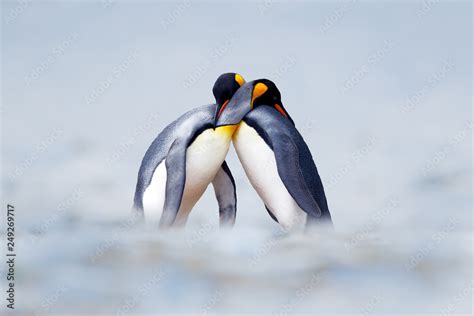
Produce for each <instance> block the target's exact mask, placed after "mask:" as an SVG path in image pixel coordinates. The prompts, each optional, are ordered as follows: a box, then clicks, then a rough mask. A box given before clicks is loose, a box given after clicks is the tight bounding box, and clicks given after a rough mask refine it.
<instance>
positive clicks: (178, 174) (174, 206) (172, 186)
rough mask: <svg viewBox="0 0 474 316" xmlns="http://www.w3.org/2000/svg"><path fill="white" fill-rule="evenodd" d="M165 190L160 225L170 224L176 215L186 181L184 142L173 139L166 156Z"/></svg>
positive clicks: (166, 225) (167, 225)
mask: <svg viewBox="0 0 474 316" xmlns="http://www.w3.org/2000/svg"><path fill="white" fill-rule="evenodd" d="M165 163H166V174H167V177H166V192H165V203H164V207H163V213H162V215H161V219H160V224H159V225H160V227H169V226H171V225H172V224H173V223H174V221H175V219H176V216H177V215H178V211H179V208H180V206H181V200H182V198H183V192H184V184H185V182H186V142H183V141H180V140H175V141H174V142H173V144H172V145H171V148H170V150H169V152H168V155H167V156H166V161H165Z"/></svg>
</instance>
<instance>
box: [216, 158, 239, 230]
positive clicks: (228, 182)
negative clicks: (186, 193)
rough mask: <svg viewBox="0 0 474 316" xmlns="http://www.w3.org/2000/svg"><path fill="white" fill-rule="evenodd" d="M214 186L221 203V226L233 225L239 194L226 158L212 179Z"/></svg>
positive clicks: (218, 200) (218, 201)
mask: <svg viewBox="0 0 474 316" xmlns="http://www.w3.org/2000/svg"><path fill="white" fill-rule="evenodd" d="M212 186H213V187H214V192H215V194H216V199H217V203H218V205H219V223H220V226H221V227H233V226H234V224H235V214H236V212H237V194H236V189H235V181H234V177H233V176H232V173H231V172H230V169H229V166H227V163H226V162H225V160H224V162H223V163H222V166H221V168H220V169H219V171H218V172H217V174H216V176H215V177H214V180H212Z"/></svg>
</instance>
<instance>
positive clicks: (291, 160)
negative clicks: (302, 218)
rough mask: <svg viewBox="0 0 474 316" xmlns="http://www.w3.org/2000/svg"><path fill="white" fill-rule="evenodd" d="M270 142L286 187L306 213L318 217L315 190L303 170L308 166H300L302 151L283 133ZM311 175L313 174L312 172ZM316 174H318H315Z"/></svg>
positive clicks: (319, 209)
mask: <svg viewBox="0 0 474 316" xmlns="http://www.w3.org/2000/svg"><path fill="white" fill-rule="evenodd" d="M272 144H273V151H274V153H275V160H276V163H277V169H278V174H279V175H280V178H281V180H282V181H283V183H284V184H285V187H286V189H287V190H288V192H289V193H290V195H291V196H292V197H293V198H294V199H295V201H296V203H297V204H298V205H299V206H300V207H301V208H302V209H303V210H304V211H305V212H306V213H308V214H310V215H312V216H315V217H320V216H321V213H322V212H321V208H320V207H319V205H318V203H317V202H316V200H315V197H314V195H315V194H317V192H312V190H311V189H312V188H311V187H310V186H309V185H308V183H307V182H306V178H305V176H304V171H307V170H305V169H308V166H301V160H300V155H302V154H303V153H302V152H300V148H298V146H297V145H296V144H295V142H294V141H293V140H292V139H291V138H290V137H288V135H285V134H280V135H278V136H277V137H276V138H275V139H272ZM304 161H307V159H304ZM311 161H312V159H311ZM313 176H315V175H314V174H313ZM316 176H318V175H317V174H316ZM318 177H319V176H318Z"/></svg>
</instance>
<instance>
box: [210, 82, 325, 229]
mask: <svg viewBox="0 0 474 316" xmlns="http://www.w3.org/2000/svg"><path fill="white" fill-rule="evenodd" d="M216 126H238V128H237V130H236V131H235V133H234V135H233V143H234V147H235V149H236V151H237V155H238V157H239V160H240V162H241V163H242V165H243V168H244V170H245V173H246V175H247V177H248V178H249V180H250V183H251V184H252V186H253V187H254V189H255V190H256V191H257V193H258V195H259V196H260V198H261V199H262V200H263V202H264V203H265V207H266V208H267V211H268V212H269V214H270V216H271V217H272V218H273V219H274V220H275V221H277V222H278V223H279V224H280V225H282V226H283V227H284V228H285V229H288V230H292V229H296V228H299V227H302V226H305V224H306V223H309V222H331V215H330V213H329V208H328V204H327V200H326V195H325V193H324V188H323V184H322V182H321V178H320V177H319V174H318V170H317V168H316V165H315V163H314V160H313V157H312V155H311V152H310V150H309V148H308V146H307V145H306V143H305V141H304V139H303V137H302V136H301V134H300V133H299V132H298V130H297V129H296V128H295V125H294V122H293V120H292V119H291V117H290V115H289V114H288V112H287V111H286V109H285V108H284V107H283V104H282V101H281V94H280V91H279V90H278V88H277V87H276V85H275V84H274V83H273V82H272V81H270V80H267V79H260V80H255V81H251V82H248V83H246V84H244V85H243V86H242V87H241V88H240V89H239V90H238V91H237V92H236V93H235V94H234V96H233V97H232V99H231V100H230V101H229V102H228V104H227V105H226V107H225V108H224V109H223V110H222V111H220V113H219V115H218V117H217V118H216Z"/></svg>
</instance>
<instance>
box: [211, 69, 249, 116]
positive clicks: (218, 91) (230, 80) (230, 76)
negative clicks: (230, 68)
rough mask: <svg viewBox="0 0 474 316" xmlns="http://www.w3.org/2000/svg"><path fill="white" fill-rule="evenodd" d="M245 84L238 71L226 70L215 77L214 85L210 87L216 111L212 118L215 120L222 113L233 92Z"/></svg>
mask: <svg viewBox="0 0 474 316" xmlns="http://www.w3.org/2000/svg"><path fill="white" fill-rule="evenodd" d="M243 84H245V80H244V78H243V77H242V76H241V75H239V74H238V73H234V72H228V73H225V74H222V75H220V76H219V78H217V80H216V83H214V87H213V88H212V93H213V94H214V97H215V98H216V104H217V108H216V113H215V116H214V118H215V119H216V120H217V117H218V116H219V115H220V113H222V111H223V110H224V109H225V107H226V106H227V104H228V103H229V102H230V99H232V96H233V95H234V93H235V92H236V91H237V90H239V88H240V87H241V86H242V85H243Z"/></svg>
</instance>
